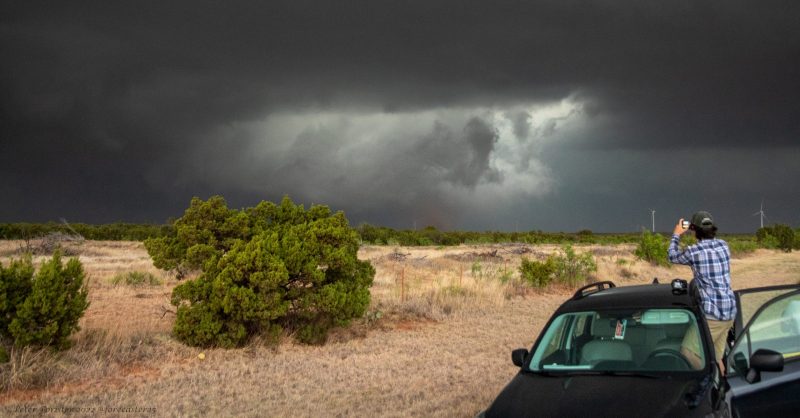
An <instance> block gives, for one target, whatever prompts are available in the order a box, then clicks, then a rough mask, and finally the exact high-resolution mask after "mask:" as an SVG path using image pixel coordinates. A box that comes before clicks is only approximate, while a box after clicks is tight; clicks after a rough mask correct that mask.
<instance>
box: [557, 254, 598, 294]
mask: <svg viewBox="0 0 800 418" xmlns="http://www.w3.org/2000/svg"><path fill="white" fill-rule="evenodd" d="M561 250H562V251H563V252H564V255H555V256H553V257H552V260H553V265H554V266H555V270H554V271H553V278H554V279H555V280H556V281H557V282H559V283H562V284H566V285H568V286H576V285H581V284H584V283H586V280H587V279H588V278H589V274H591V273H593V272H595V271H597V263H595V261H594V256H592V254H591V253H589V252H586V253H583V254H581V255H577V254H576V253H575V250H574V249H573V248H572V246H571V245H565V246H564V247H562V249H561Z"/></svg>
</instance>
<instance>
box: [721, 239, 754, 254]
mask: <svg viewBox="0 0 800 418" xmlns="http://www.w3.org/2000/svg"><path fill="white" fill-rule="evenodd" d="M728 248H730V250H731V256H732V257H741V256H743V255H747V254H750V253H752V252H754V251H755V250H756V249H758V244H757V243H756V242H755V241H743V240H730V241H728Z"/></svg>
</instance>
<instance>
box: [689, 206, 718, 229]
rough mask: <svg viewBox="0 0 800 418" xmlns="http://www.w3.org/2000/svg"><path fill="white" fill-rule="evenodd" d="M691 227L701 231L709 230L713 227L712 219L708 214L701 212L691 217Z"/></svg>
mask: <svg viewBox="0 0 800 418" xmlns="http://www.w3.org/2000/svg"><path fill="white" fill-rule="evenodd" d="M692 225H694V226H695V227H697V228H701V229H711V227H713V226H714V218H713V217H711V214H710V213H708V212H706V211H704V210H701V211H699V212H695V213H694V215H692Z"/></svg>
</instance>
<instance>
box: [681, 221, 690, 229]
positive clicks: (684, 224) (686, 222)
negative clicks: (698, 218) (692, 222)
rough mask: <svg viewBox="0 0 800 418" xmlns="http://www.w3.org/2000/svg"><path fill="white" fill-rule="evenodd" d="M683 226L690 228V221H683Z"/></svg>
mask: <svg viewBox="0 0 800 418" xmlns="http://www.w3.org/2000/svg"><path fill="white" fill-rule="evenodd" d="M681 226H682V227H683V229H689V221H683V223H682V224H681Z"/></svg>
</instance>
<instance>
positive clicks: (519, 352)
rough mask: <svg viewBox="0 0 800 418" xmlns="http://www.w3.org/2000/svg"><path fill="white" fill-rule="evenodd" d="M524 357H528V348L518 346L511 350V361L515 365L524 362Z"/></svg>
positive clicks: (520, 364)
mask: <svg viewBox="0 0 800 418" xmlns="http://www.w3.org/2000/svg"><path fill="white" fill-rule="evenodd" d="M525 357H528V350H526V349H524V348H518V349H516V350H514V351H512V352H511V362H512V363H514V365H515V366H517V367H522V365H524V364H525Z"/></svg>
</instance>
